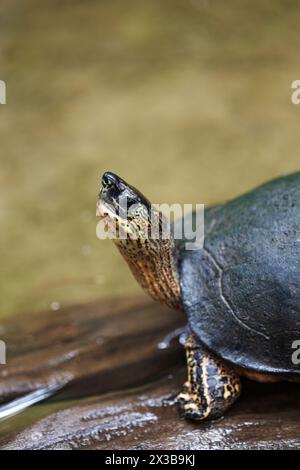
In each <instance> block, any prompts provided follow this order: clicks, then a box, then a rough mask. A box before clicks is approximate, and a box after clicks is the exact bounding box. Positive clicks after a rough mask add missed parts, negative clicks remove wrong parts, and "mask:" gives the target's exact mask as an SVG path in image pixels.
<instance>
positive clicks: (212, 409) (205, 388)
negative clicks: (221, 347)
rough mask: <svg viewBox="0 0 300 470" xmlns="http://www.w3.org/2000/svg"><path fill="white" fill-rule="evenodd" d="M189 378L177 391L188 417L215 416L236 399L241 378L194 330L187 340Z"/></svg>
mask: <svg viewBox="0 0 300 470" xmlns="http://www.w3.org/2000/svg"><path fill="white" fill-rule="evenodd" d="M184 347H185V350H186V357H187V368H188V380H187V382H186V383H185V384H184V386H183V390H182V392H181V393H180V394H179V395H178V402H179V404H180V407H181V409H182V411H183V414H184V416H185V418H186V419H191V420H195V421H199V420H205V419H216V418H219V417H221V416H222V415H223V414H224V413H225V411H226V410H227V409H228V408H229V407H230V406H231V405H232V404H233V403H234V402H235V400H236V399H237V398H238V396H239V395H240V392H241V382H240V378H239V376H238V375H237V374H236V373H235V371H234V370H233V369H232V368H231V367H230V366H229V365H228V364H226V363H224V362H223V361H222V360H220V359H218V358H217V357H216V356H214V355H213V354H211V353H210V352H208V351H207V350H205V348H203V346H201V344H200V343H199V341H198V340H197V339H196V338H195V336H194V335H193V334H191V335H189V336H188V338H187V339H186V342H185V344H184Z"/></svg>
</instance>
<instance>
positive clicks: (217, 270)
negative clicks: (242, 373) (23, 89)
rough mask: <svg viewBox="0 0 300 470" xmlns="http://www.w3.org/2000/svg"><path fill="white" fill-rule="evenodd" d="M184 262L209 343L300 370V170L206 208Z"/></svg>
mask: <svg viewBox="0 0 300 470" xmlns="http://www.w3.org/2000/svg"><path fill="white" fill-rule="evenodd" d="M178 269H179V277H180V284H181V291H182V299H183V304H184V308H185V311H186V313H187V316H188V321H189V325H190V328H191V329H192V331H193V332H194V333H195V334H196V335H197V336H198V338H199V339H200V341H201V342H202V343H203V344H204V345H205V346H206V347H207V348H208V349H210V350H211V351H213V352H214V353H216V354H217V355H218V356H220V357H222V358H223V359H225V360H227V361H229V362H231V363H233V364H235V365H238V366H241V367H244V368H247V369H252V370H255V371H259V372H264V373H276V374H282V375H288V376H300V364H297V363H295V362H297V360H296V361H295V358H294V356H295V352H296V349H295V348H298V349H300V173H296V174H292V175H289V176H286V177H283V178H280V179H277V180H274V181H271V182H270V183H267V184H265V185H263V186H261V187H259V188H257V189H255V190H253V191H251V192H249V193H247V194H245V195H243V196H241V197H239V198H237V199H234V200H233V201H230V202H228V203H226V204H224V205H220V206H217V207H214V208H211V209H208V210H206V211H205V240H204V246H203V249H201V250H198V251H184V250H183V249H182V245H181V250H180V254H179V265H178ZM297 341H298V342H299V343H298V344H297ZM296 356H297V355H296ZM298 357H299V358H300V354H299V356H298ZM296 359H297V357H296Z"/></svg>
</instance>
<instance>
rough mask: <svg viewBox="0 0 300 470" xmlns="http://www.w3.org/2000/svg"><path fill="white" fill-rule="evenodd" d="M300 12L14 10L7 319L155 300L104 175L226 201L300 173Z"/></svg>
mask: <svg viewBox="0 0 300 470" xmlns="http://www.w3.org/2000/svg"><path fill="white" fill-rule="evenodd" d="M299 24H300V3H299V2H298V1H297V0H294V1H288V0H282V1H279V0H264V1H261V0H260V1H258V0H254V1H251V2H249V1H246V0H230V1H228V2H223V1H221V0H163V1H162V0H144V1H141V0H126V1H125V0H98V1H96V0H85V1H70V0H59V1H58V0H44V1H42V2H41V1H40V0H22V1H20V0H19V1H17V0H2V1H1V3H0V74H1V75H0V79H2V80H5V81H6V83H7V104H6V105H5V106H0V133H1V135H0V138H1V173H0V181H1V185H0V188H1V197H0V221H1V234H0V237H1V244H0V250H1V253H0V255H1V256H0V267H1V269H0V289H1V291H0V301H1V306H0V316H1V317H2V318H3V317H4V316H5V315H9V314H12V313H14V312H24V311H33V310H37V309H44V308H49V307H50V306H51V305H52V308H57V307H58V304H57V303H59V304H61V305H65V304H69V303H72V302H83V301H87V300H90V299H95V298H98V297H101V296H115V295H123V294H125V293H126V294H133V293H136V292H140V289H139V287H138V286H137V284H136V282H135V281H134V280H133V278H132V277H131V274H130V273H129V272H128V269H127V267H126V265H125V263H124V262H123V260H122V259H121V257H120V255H119V253H118V252H117V250H116V249H115V247H114V246H113V244H112V243H111V242H110V241H99V240H98V239H97V238H96V235H95V229H96V223H97V219H96V217H95V203H96V198H97V193H98V190H99V179H100V175H101V173H102V172H103V171H105V170H112V171H115V172H117V173H119V174H120V175H121V176H122V177H123V178H125V179H127V180H128V181H129V182H130V183H132V184H133V185H135V186H137V187H138V188H140V190H141V191H142V192H144V193H145V194H146V195H147V196H148V197H149V198H150V199H151V200H152V201H153V202H155V203H161V202H181V203H202V202H205V203H214V202H219V201H223V200H225V199H228V198H231V197H234V196H235V195H237V194H238V193H240V192H244V191H246V190H248V189H250V188H252V187H253V186H255V185H257V184H259V183H261V182H263V181H265V180H267V179H270V178H272V177H275V176H277V175H281V174H284V173H288V172H292V171H294V170H298V169H299V166H300V165H299V162H300V160H299V156H300V135H299V119H300V106H299V107H298V106H295V105H292V104H291V98H290V97H291V82H292V81H293V80H296V79H300V63H299V50H298V49H299V39H300V35H299Z"/></svg>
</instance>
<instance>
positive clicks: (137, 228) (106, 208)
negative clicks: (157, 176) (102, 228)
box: [97, 172, 151, 242]
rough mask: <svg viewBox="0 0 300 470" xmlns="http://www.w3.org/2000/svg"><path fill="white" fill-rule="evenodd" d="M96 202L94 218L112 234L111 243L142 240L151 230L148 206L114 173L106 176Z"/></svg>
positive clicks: (147, 203) (141, 197)
mask: <svg viewBox="0 0 300 470" xmlns="http://www.w3.org/2000/svg"><path fill="white" fill-rule="evenodd" d="M101 183H102V188H101V190H100V193H99V199H98V202H97V215H99V216H100V217H101V218H102V219H103V220H104V222H105V225H106V229H107V230H111V231H112V230H114V232H113V233H114V235H115V237H116V238H115V241H116V242H120V241H121V240H122V239H128V238H129V239H131V240H137V239H140V240H144V239H146V238H148V236H149V232H150V229H151V204H150V202H149V200H148V199H147V198H146V197H145V196H143V194H142V193H140V191H138V190H137V189H136V188H134V187H133V186H131V185H130V184H128V183H126V181H124V180H123V179H122V178H120V177H119V176H117V175H116V174H114V173H111V172H106V173H104V175H103V176H102V179H101Z"/></svg>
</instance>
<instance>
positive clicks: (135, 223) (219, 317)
mask: <svg viewBox="0 0 300 470" xmlns="http://www.w3.org/2000/svg"><path fill="white" fill-rule="evenodd" d="M125 200H126V201H127V206H126V207H124V204H123V203H124V201H125ZM150 209H151V207H150V202H149V201H148V200H147V199H146V198H145V197H144V196H143V195H142V194H141V193H140V192H139V191H137V190H136V189H135V188H133V187H132V186H130V185H129V184H127V183H126V182H125V181H124V180H122V179H121V178H119V177H118V176H117V175H115V174H113V173H108V172H107V173H105V174H104V175H103V177H102V190H101V192H100V195H99V200H98V214H99V215H100V216H101V217H102V218H103V219H104V221H105V223H106V225H107V228H108V229H111V228H112V227H113V224H114V226H116V227H117V230H116V237H115V240H114V241H115V243H116V245H117V246H118V248H119V249H120V251H121V253H122V254H123V256H124V257H125V259H126V261H127V262H128V264H129V266H130V268H131V270H132V272H133V274H134V276H135V277H136V278H137V280H138V281H139V283H140V284H141V285H142V287H143V288H144V289H146V290H147V291H148V292H149V293H150V295H151V296H152V297H154V298H155V299H157V300H159V301H161V302H164V303H166V304H167V305H169V306H170V307H173V308H178V309H182V310H183V311H184V312H185V313H186V314H187V317H188V330H187V331H188V333H187V334H186V335H185V341H184V344H185V349H186V355H187V366H188V380H187V382H186V383H185V384H184V387H183V391H182V392H181V393H180V394H179V396H178V398H179V403H180V404H181V407H182V409H183V411H184V414H185V416H186V417H187V418H190V419H195V420H200V419H206V418H209V419H211V418H217V417H219V416H221V415H222V414H223V413H224V412H225V410H226V409H227V408H229V406H230V405H231V404H232V403H233V402H234V401H235V400H236V398H237V397H238V396H239V394H240V391H241V383H240V377H241V376H246V377H249V378H251V379H254V380H258V381H277V380H284V379H286V380H297V379H299V380H300V365H299V364H298V363H299V362H300V361H299V360H298V357H299V358H300V354H299V356H298V351H297V347H298V348H299V349H300V282H299V280H300V173H295V174H292V175H289V176H285V177H282V178H279V179H276V180H274V181H271V182H269V183H267V184H265V185H263V186H261V187H259V188H257V189H255V190H253V191H251V192H249V193H247V194H245V195H243V196H241V197H238V198H236V199H234V200H233V201H230V202H228V203H226V204H222V205H219V206H216V207H213V208H209V209H207V210H206V211H205V237H204V244H203V247H202V248H201V249H198V250H187V249H186V240H174V239H173V238H172V237H169V238H168V239H165V237H164V236H163V230H162V228H163V227H164V216H163V215H162V214H161V213H159V212H155V211H154V214H156V218H155V217H154V218H153V215H152V218H151V217H150V216H151V210H150ZM154 220H156V221H158V222H159V230H158V236H156V237H151V235H152V232H151V230H150V229H151V228H152V227H153V225H154V222H153V221H154Z"/></svg>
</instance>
